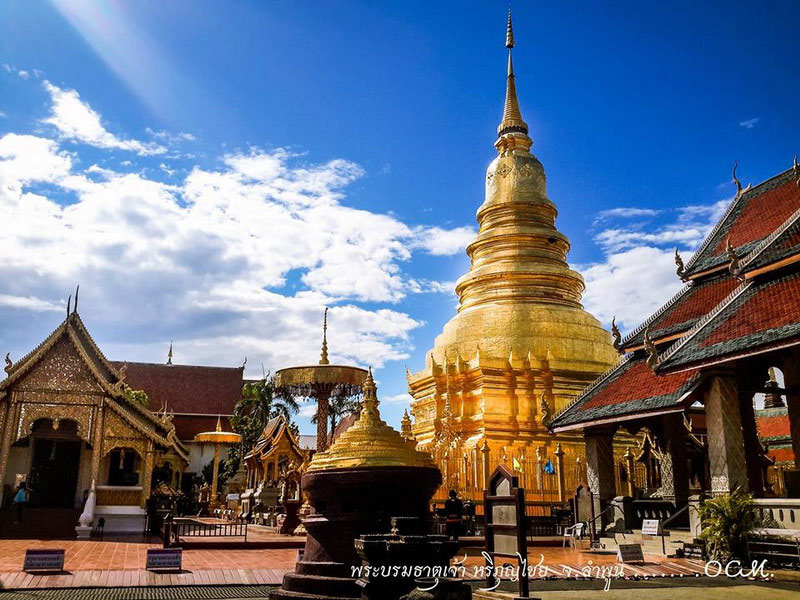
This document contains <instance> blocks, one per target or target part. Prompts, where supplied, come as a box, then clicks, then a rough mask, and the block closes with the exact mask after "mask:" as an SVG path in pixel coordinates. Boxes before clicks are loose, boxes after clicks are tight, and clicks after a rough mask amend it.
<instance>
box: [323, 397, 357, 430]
mask: <svg viewBox="0 0 800 600" xmlns="http://www.w3.org/2000/svg"><path fill="white" fill-rule="evenodd" d="M360 410H361V402H359V401H358V400H357V399H355V398H352V397H349V396H333V397H331V398H330V400H328V423H329V424H330V425H329V426H330V433H329V434H328V439H329V440H330V439H331V438H332V437H333V432H334V431H336V426H337V425H339V423H340V422H341V420H342V419H344V418H345V417H347V416H350V415H353V414H357V413H358V412H359V411H360ZM311 422H312V423H316V422H317V415H314V416H312V417H311Z"/></svg>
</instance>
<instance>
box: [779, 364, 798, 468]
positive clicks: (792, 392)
mask: <svg viewBox="0 0 800 600" xmlns="http://www.w3.org/2000/svg"><path fill="white" fill-rule="evenodd" d="M781 371H783V387H784V388H786V409H787V412H788V414H789V433H790V435H791V436H792V449H793V450H794V466H795V468H796V469H800V357H798V355H797V354H796V353H793V354H792V355H791V356H790V357H789V358H787V359H786V360H784V361H783V363H782V365H781Z"/></svg>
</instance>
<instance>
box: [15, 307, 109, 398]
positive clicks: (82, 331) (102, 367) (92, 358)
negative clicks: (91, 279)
mask: <svg viewBox="0 0 800 600" xmlns="http://www.w3.org/2000/svg"><path fill="white" fill-rule="evenodd" d="M65 338H66V339H67V340H69V342H70V344H71V345H72V346H73V347H74V348H75V350H76V352H77V354H78V356H80V358H81V360H82V361H83V363H84V364H85V365H86V367H87V368H88V369H89V371H91V373H92V375H93V376H94V377H95V379H96V380H97V383H98V385H99V386H100V387H101V389H102V390H103V391H105V392H106V393H107V394H109V395H110V396H112V397H121V396H122V393H121V390H120V389H119V385H118V384H119V383H120V375H119V373H117V372H116V371H115V370H114V369H113V368H112V367H111V365H110V364H109V363H108V361H107V360H106V358H105V356H103V353H102V352H100V349H99V348H98V347H97V344H95V342H94V340H93V339H92V337H91V336H90V335H89V332H88V331H87V330H86V327H85V326H84V325H83V322H82V321H81V320H80V317H79V316H78V314H77V313H75V312H73V313H70V314H69V315H68V316H67V318H66V319H64V321H62V322H61V323H60V324H59V326H58V327H56V328H55V329H54V330H53V332H52V333H51V334H50V335H49V336H47V338H46V339H45V340H44V341H43V342H42V343H41V344H39V345H38V346H37V347H36V348H34V349H33V350H32V351H31V352H29V353H28V354H26V355H25V356H24V357H23V358H21V359H20V360H19V361H17V362H16V363H14V364H13V365H12V366H11V367H10V368H9V369H8V371H7V372H8V377H6V378H5V379H4V380H3V381H2V382H0V390H5V389H8V388H10V387H11V386H12V385H13V384H14V383H16V382H18V381H19V380H21V379H22V378H23V377H24V376H25V375H26V374H28V373H30V371H31V370H32V369H33V368H34V367H35V366H36V365H37V364H39V363H40V361H41V360H42V359H43V358H44V357H45V356H46V355H47V354H48V352H49V351H50V350H52V349H53V348H54V347H55V345H56V344H57V343H58V342H59V341H60V340H62V339H65Z"/></svg>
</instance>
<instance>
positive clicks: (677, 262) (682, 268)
mask: <svg viewBox="0 0 800 600" xmlns="http://www.w3.org/2000/svg"><path fill="white" fill-rule="evenodd" d="M675 265H676V266H677V267H678V269H677V271H675V272H676V273H677V275H678V277H679V278H680V280H681V281H686V266H685V265H684V264H683V259H682V258H681V255H680V253H679V252H678V248H677V247H676V248H675Z"/></svg>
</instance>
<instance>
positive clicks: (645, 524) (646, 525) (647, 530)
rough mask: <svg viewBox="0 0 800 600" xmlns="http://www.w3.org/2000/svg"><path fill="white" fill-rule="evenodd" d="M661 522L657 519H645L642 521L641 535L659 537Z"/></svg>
mask: <svg viewBox="0 0 800 600" xmlns="http://www.w3.org/2000/svg"><path fill="white" fill-rule="evenodd" d="M660 534H661V522H660V521H659V520H658V519H645V520H644V521H642V535H660Z"/></svg>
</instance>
